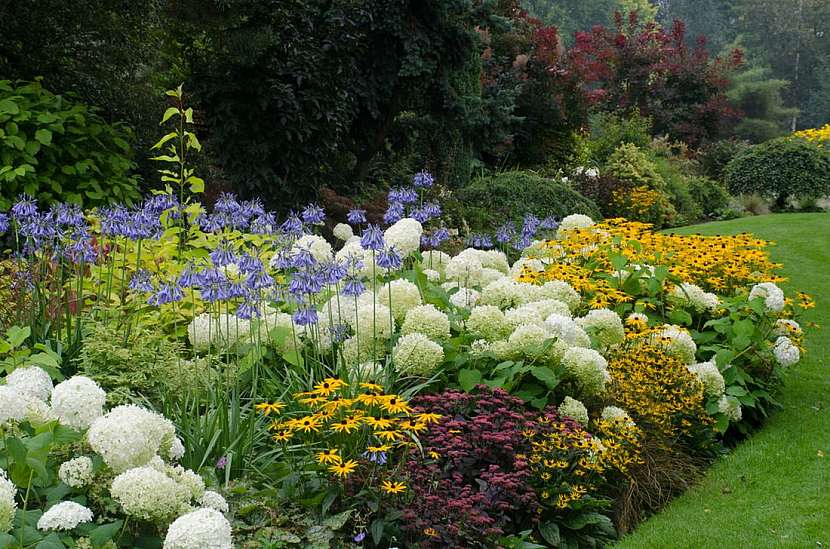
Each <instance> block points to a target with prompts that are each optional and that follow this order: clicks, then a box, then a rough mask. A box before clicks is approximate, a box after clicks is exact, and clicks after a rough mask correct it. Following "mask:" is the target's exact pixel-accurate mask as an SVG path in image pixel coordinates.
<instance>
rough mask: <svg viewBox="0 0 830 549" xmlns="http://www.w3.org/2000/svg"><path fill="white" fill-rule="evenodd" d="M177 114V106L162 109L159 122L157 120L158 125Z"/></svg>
mask: <svg viewBox="0 0 830 549" xmlns="http://www.w3.org/2000/svg"><path fill="white" fill-rule="evenodd" d="M177 114H179V109H178V108H177V107H168V108H167V110H166V111H164V116H162V117H161V122H159V126H161V125H162V124H164V123H165V122H167V121H168V120H170V118H172V117H173V116H175V115H177Z"/></svg>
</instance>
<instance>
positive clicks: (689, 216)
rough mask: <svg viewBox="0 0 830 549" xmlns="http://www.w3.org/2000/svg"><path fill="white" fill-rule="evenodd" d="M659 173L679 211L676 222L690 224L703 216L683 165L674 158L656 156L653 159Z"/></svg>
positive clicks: (665, 188)
mask: <svg viewBox="0 0 830 549" xmlns="http://www.w3.org/2000/svg"><path fill="white" fill-rule="evenodd" d="M653 162H654V166H655V169H656V170H657V173H659V174H660V177H661V178H662V179H663V182H664V191H665V192H666V195H667V196H668V199H669V201H670V202H671V203H672V205H673V206H674V209H675V210H676V211H677V216H676V218H675V219H674V223H676V224H678V225H688V224H690V223H694V222H695V221H697V220H699V219H700V218H701V217H702V216H703V211H702V209H701V207H700V204H698V202H697V201H696V200H695V199H694V197H693V196H692V194H691V192H690V191H689V184H688V177H687V176H686V174H685V173H684V172H683V169H682V168H683V165H682V164H681V163H679V162H678V161H677V160H675V159H673V158H667V157H656V158H654V160H653Z"/></svg>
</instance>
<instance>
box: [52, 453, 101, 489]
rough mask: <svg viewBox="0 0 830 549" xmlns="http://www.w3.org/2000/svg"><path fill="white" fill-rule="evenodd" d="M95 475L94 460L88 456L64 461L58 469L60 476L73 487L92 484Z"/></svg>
mask: <svg viewBox="0 0 830 549" xmlns="http://www.w3.org/2000/svg"><path fill="white" fill-rule="evenodd" d="M94 476H95V473H94V472H93V467H92V460H91V459H89V458H88V457H86V456H81V457H77V458H74V459H70V460H69V461H64V462H63V463H61V466H60V468H59V469H58V478H60V479H61V481H62V482H63V483H64V484H66V485H67V486H71V487H72V488H83V487H84V486H87V485H89V484H91V483H92V479H93V478H94Z"/></svg>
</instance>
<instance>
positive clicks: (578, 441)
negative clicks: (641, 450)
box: [525, 417, 641, 510]
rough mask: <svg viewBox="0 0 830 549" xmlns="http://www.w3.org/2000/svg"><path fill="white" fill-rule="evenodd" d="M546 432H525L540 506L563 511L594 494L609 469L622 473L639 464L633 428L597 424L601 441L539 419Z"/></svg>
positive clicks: (568, 425)
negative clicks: (548, 430) (584, 497)
mask: <svg viewBox="0 0 830 549" xmlns="http://www.w3.org/2000/svg"><path fill="white" fill-rule="evenodd" d="M539 421H540V423H542V424H545V425H548V426H549V427H550V428H551V430H550V432H540V433H537V432H535V431H528V432H527V433H525V436H526V437H527V438H529V439H530V443H531V450H530V455H529V456H528V458H527V460H528V464H529V466H530V470H531V472H532V473H533V479H534V484H536V486H537V489H538V493H539V495H540V497H541V499H542V504H543V505H546V506H551V507H554V508H556V509H560V510H562V509H567V508H569V507H570V506H571V504H573V503H574V502H577V501H579V500H581V499H582V497H583V496H584V495H585V494H589V493H596V490H597V489H598V487H599V484H601V483H602V482H603V476H604V475H605V473H606V471H608V470H609V469H613V470H618V471H620V472H622V473H625V472H626V471H627V470H628V467H629V466H630V465H631V464H634V463H639V462H640V458H639V455H638V454H637V450H636V448H637V446H638V444H639V442H638V441H639V438H640V436H641V435H640V432H639V430H638V429H637V428H636V427H634V426H633V425H629V424H627V423H625V422H622V421H618V420H612V421H605V420H603V421H601V422H600V423H599V424H598V430H599V432H600V433H602V435H603V438H601V439H600V438H597V437H594V436H591V435H590V434H589V433H588V432H587V431H585V430H583V429H582V428H581V427H579V426H578V425H576V424H572V423H565V422H561V421H551V420H550V419H548V418H546V417H541V418H539Z"/></svg>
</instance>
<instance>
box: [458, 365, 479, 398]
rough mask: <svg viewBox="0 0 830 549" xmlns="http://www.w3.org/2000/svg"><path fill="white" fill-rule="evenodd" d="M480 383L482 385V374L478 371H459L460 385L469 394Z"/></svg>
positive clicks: (468, 369)
mask: <svg viewBox="0 0 830 549" xmlns="http://www.w3.org/2000/svg"><path fill="white" fill-rule="evenodd" d="M479 383H481V372H479V371H478V370H473V369H471V368H465V369H463V370H459V371H458V384H459V385H460V386H461V388H462V389H463V390H464V391H466V392H468V393H469V392H470V391H472V390H473V388H474V387H475V386H476V385H478V384H479Z"/></svg>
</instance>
